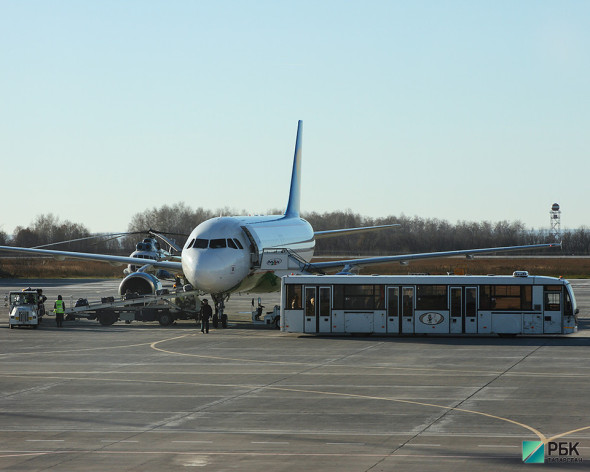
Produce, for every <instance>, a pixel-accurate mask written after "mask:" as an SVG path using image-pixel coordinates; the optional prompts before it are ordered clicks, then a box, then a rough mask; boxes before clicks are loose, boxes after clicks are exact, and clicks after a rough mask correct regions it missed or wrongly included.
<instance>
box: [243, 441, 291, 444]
mask: <svg viewBox="0 0 590 472" xmlns="http://www.w3.org/2000/svg"><path fill="white" fill-rule="evenodd" d="M250 444H289V443H288V442H286V441H250Z"/></svg>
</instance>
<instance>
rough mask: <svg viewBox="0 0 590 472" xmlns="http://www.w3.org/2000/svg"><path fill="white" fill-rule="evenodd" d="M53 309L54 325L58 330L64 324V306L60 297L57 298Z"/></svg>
mask: <svg viewBox="0 0 590 472" xmlns="http://www.w3.org/2000/svg"><path fill="white" fill-rule="evenodd" d="M53 309H54V311H55V323H56V324H57V327H58V328H61V327H62V325H63V322H64V312H65V311H66V304H65V303H64V301H63V300H62V299H61V295H58V296H57V300H56V301H55V304H54V305H53Z"/></svg>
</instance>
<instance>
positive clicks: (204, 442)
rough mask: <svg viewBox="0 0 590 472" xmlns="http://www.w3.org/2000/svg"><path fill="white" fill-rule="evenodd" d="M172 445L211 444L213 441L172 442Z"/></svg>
mask: <svg viewBox="0 0 590 472" xmlns="http://www.w3.org/2000/svg"><path fill="white" fill-rule="evenodd" d="M172 442H173V443H188V444H213V441H172Z"/></svg>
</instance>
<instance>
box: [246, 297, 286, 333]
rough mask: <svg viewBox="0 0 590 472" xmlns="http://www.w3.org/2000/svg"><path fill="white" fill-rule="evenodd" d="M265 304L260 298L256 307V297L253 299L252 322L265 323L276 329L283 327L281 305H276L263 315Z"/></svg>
mask: <svg viewBox="0 0 590 472" xmlns="http://www.w3.org/2000/svg"><path fill="white" fill-rule="evenodd" d="M263 310H264V305H262V303H261V299H260V298H259V299H258V307H256V308H254V299H252V323H254V324H265V325H267V326H272V327H274V328H276V329H280V327H281V306H280V305H275V306H274V308H273V310H272V311H267V312H266V314H265V315H264V316H263V314H262V313H263Z"/></svg>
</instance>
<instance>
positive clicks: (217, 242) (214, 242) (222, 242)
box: [209, 239, 227, 249]
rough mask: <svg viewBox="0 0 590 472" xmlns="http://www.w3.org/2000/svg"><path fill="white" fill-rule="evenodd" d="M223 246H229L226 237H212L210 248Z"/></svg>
mask: <svg viewBox="0 0 590 472" xmlns="http://www.w3.org/2000/svg"><path fill="white" fill-rule="evenodd" d="M222 247H227V246H226V243H225V239H212V240H211V242H210V243H209V248H210V249H220V248H222Z"/></svg>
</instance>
